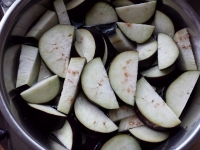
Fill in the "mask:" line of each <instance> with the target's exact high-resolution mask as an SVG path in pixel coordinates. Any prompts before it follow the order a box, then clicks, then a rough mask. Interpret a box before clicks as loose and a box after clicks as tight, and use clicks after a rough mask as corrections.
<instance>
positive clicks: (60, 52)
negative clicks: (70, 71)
mask: <svg viewBox="0 0 200 150" xmlns="http://www.w3.org/2000/svg"><path fill="white" fill-rule="evenodd" d="M73 38H74V26H71V25H56V26H54V27H53V28H51V29H50V30H48V31H47V32H45V34H43V36H42V37H41V39H40V41H39V51H40V55H41V57H42V59H43V61H44V62H45V64H46V65H47V66H48V68H49V69H50V70H51V71H52V72H54V73H55V74H57V75H58V76H59V77H62V78H65V76H66V72H67V67H68V63H69V58H70V52H71V45H72V41H73Z"/></svg>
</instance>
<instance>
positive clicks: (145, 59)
mask: <svg viewBox="0 0 200 150" xmlns="http://www.w3.org/2000/svg"><path fill="white" fill-rule="evenodd" d="M136 50H137V51H138V52H139V68H140V69H142V70H143V69H146V68H148V67H150V66H151V65H152V64H153V63H154V62H155V60H156V58H157V50H158V42H157V41H156V40H154V39H153V38H150V39H149V40H148V41H146V42H145V43H142V44H137V48H136Z"/></svg>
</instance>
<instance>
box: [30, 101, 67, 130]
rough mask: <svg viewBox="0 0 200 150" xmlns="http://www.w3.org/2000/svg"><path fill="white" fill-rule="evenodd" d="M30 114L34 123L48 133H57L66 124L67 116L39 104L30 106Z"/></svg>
mask: <svg viewBox="0 0 200 150" xmlns="http://www.w3.org/2000/svg"><path fill="white" fill-rule="evenodd" d="M28 105H29V106H30V108H29V112H30V114H31V117H32V118H33V119H34V121H35V122H36V123H37V124H38V125H40V127H41V128H42V129H44V130H46V131H56V130H58V129H60V128H62V126H63V125H64V123H65V120H66V118H67V116H66V115H64V114H62V113H60V112H58V111H57V110H56V109H54V108H52V107H50V106H45V105H39V104H28Z"/></svg>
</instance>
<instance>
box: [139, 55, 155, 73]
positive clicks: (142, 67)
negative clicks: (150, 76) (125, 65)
mask: <svg viewBox="0 0 200 150" xmlns="http://www.w3.org/2000/svg"><path fill="white" fill-rule="evenodd" d="M156 59H157V52H155V53H154V54H153V55H151V56H150V57H149V58H147V59H144V60H141V61H139V64H138V70H139V71H143V70H145V69H147V68H149V67H151V65H152V64H153V63H154V62H155V61H156Z"/></svg>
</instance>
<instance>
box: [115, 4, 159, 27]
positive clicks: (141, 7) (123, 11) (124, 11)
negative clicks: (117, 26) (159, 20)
mask: <svg viewBox="0 0 200 150" xmlns="http://www.w3.org/2000/svg"><path fill="white" fill-rule="evenodd" d="M115 9H116V12H117V14H118V16H119V17H120V19H122V20H123V21H124V22H126V23H139V24H141V23H144V22H146V21H148V20H149V19H150V18H151V16H152V15H153V14H154V12H155V9H156V1H152V2H147V3H141V4H133V5H129V6H124V7H118V8H115ZM138 16H139V17H138Z"/></svg>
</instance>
